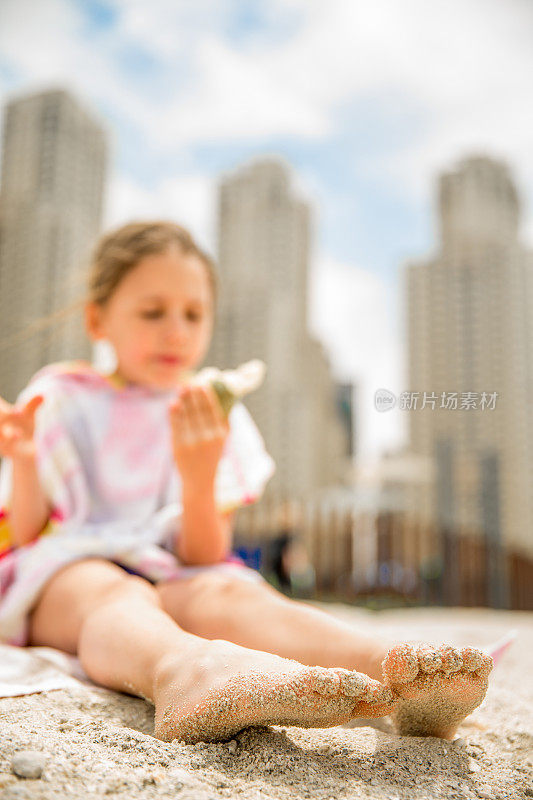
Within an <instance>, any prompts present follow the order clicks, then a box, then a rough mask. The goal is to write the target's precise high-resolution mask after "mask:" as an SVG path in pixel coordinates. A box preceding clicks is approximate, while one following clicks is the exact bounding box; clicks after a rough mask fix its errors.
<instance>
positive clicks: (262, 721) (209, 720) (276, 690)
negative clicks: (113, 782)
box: [155, 665, 394, 743]
mask: <svg viewBox="0 0 533 800" xmlns="http://www.w3.org/2000/svg"><path fill="white" fill-rule="evenodd" d="M393 705H394V703H393V695H392V692H391V690H390V689H389V688H387V687H386V686H384V685H383V684H381V683H379V681H375V680H372V679H371V678H369V677H368V676H366V675H361V674H360V673H355V672H350V671H349V670H345V669H326V668H323V667H305V666H301V665H298V667H295V668H294V669H291V670H290V671H287V672H286V673H275V674H269V673H268V672H260V671H257V672H254V671H250V672H248V671H247V672H245V673H243V674H237V675H233V676H232V677H230V678H229V679H228V680H227V681H226V682H225V683H224V684H223V685H222V686H220V687H218V688H217V689H215V690H212V691H209V692H208V693H207V694H206V695H205V697H204V698H203V699H202V700H201V701H200V702H199V703H197V704H196V705H195V706H194V708H193V709H192V710H191V711H188V712H184V711H183V710H181V709H180V708H179V707H177V706H176V704H175V703H171V704H169V705H168V707H167V708H166V709H165V710H164V712H163V713H162V714H156V730H155V734H156V736H157V737H158V738H160V739H163V740H164V741H171V740H172V739H180V740H182V741H184V742H187V743H194V742H198V741H221V740H224V739H229V738H231V737H232V736H233V735H235V734H236V733H238V731H240V730H242V729H243V728H247V727H250V726H263V725H291V726H299V727H302V728H325V727H331V726H333V725H339V724H341V723H344V722H347V721H348V720H350V719H352V718H353V717H357V716H384V715H385V714H387V713H389V712H390V710H391V709H392V708H393Z"/></svg>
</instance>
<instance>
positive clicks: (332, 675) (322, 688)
mask: <svg viewBox="0 0 533 800" xmlns="http://www.w3.org/2000/svg"><path fill="white" fill-rule="evenodd" d="M310 677H311V689H313V691H315V692H318V693H319V694H326V695H328V694H329V695H333V694H338V693H339V689H340V686H341V680H340V677H339V675H337V673H336V672H335V671H334V670H332V669H326V668H320V667H316V668H315V669H313V670H312V672H311V676H310Z"/></svg>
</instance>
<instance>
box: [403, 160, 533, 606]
mask: <svg viewBox="0 0 533 800" xmlns="http://www.w3.org/2000/svg"><path fill="white" fill-rule="evenodd" d="M439 203H440V248H439V251H438V252H437V254H436V255H435V257H434V258H431V259H429V260H427V261H424V262H418V263H413V264H411V265H409V267H408V268H407V271H406V277H407V304H408V314H407V320H408V337H409V341H408V347H409V391H410V392H418V393H419V396H418V398H417V400H418V407H417V409H416V410H415V409H411V410H409V411H408V414H409V423H410V434H411V447H412V450H413V451H414V453H416V454H419V455H421V456H426V457H428V458H430V459H431V461H432V463H433V465H434V471H435V477H434V481H433V482H432V483H431V484H429V485H430V487H431V490H430V492H429V493H428V494H424V496H419V497H418V498H417V507H418V508H420V509H424V510H425V513H426V514H427V515H428V516H430V517H431V518H433V519H434V520H435V521H436V522H437V523H438V524H439V526H441V527H444V528H446V529H448V530H450V531H452V532H453V534H454V535H455V534H457V535H460V534H461V533H464V532H475V531H477V532H478V534H479V535H481V536H484V537H486V539H487V541H489V542H490V543H491V544H492V545H493V547H492V548H491V552H492V553H493V554H497V552H498V547H499V546H501V545H502V544H503V543H505V545H507V546H510V547H511V548H512V549H513V550H515V551H517V552H523V553H528V552H529V554H531V553H532V552H533V539H532V534H531V531H532V529H533V415H532V411H533V397H532V390H533V314H532V312H533V291H532V286H533V281H532V275H533V272H532V270H533V264H532V262H531V256H530V254H528V253H527V252H526V251H525V249H524V248H523V247H522V246H521V244H520V241H519V237H518V228H519V214H520V204H519V200H518V196H517V191H516V188H515V185H514V183H513V181H512V179H511V177H510V175H509V172H508V169H507V167H506V166H505V164H503V163H500V162H498V161H494V160H492V159H489V158H487V157H481V156H480V157H472V158H468V159H465V160H464V161H462V162H461V163H459V165H458V166H457V168H456V169H455V170H453V171H450V172H448V173H446V174H444V175H442V176H441V178H440V190H439ZM424 392H426V394H429V393H434V395H435V398H433V396H432V397H431V402H427V401H428V397H427V396H426V398H425V399H426V403H425V407H424V408H422V406H423V405H424ZM483 392H485V393H486V397H485V402H484V401H483V397H482V395H483ZM453 393H456V394H455V400H454V395H453ZM494 558H495V561H494V563H492V564H489V577H491V576H492V578H493V579H491V580H489V584H490V586H489V591H490V592H492V595H493V596H492V598H491V600H492V601H493V603H494V604H495V605H500V604H503V603H504V602H505V597H504V595H505V576H502V575H501V574H499V565H498V563H497V558H496V556H494Z"/></svg>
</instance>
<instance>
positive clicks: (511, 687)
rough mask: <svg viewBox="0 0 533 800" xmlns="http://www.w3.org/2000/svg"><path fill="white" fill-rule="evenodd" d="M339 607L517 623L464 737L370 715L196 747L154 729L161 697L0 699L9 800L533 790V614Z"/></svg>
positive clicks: (490, 624)
mask: <svg viewBox="0 0 533 800" xmlns="http://www.w3.org/2000/svg"><path fill="white" fill-rule="evenodd" d="M326 608H327V609H328V610H329V611H330V612H331V613H334V614H336V615H338V616H339V617H341V618H343V619H345V620H348V621H349V622H351V623H353V624H354V625H356V626H359V627H361V628H362V629H366V630H374V631H377V632H381V633H383V634H386V635H390V634H393V635H394V636H395V637H399V638H400V637H401V638H407V639H415V638H422V639H425V640H427V641H433V642H440V641H448V642H450V643H453V644H477V645H483V644H486V643H488V642H490V641H493V640H494V639H497V638H498V637H499V636H501V635H503V634H504V633H506V632H507V631H508V630H509V629H510V628H516V629H517V630H518V638H517V640H516V642H515V644H514V645H513V646H512V648H511V649H510V651H508V652H507V654H506V655H505V657H504V659H503V660H502V662H501V664H500V666H499V667H498V668H497V669H496V670H495V671H494V672H493V675H492V679H491V685H490V688H489V692H488V694H487V697H486V699H485V701H484V703H483V705H482V706H481V707H480V708H479V709H477V710H476V711H475V712H474V713H473V714H472V715H471V716H470V717H469V718H468V720H467V721H465V723H464V724H463V725H462V726H461V728H460V731H459V736H460V738H459V739H457V740H456V741H455V742H454V743H451V742H445V741H442V740H440V739H433V738H429V739H422V738H408V737H400V736H397V735H396V734H394V733H393V732H392V729H391V727H390V724H389V723H388V721H387V720H382V721H379V726H380V727H379V728H377V727H368V726H366V725H365V726H357V725H356V723H354V726H353V727H352V726H349V727H345V726H344V727H336V728H329V729H320V730H319V729H311V730H302V729H299V728H281V727H272V728H263V729H248V730H246V731H243V732H241V733H240V734H239V735H238V736H236V737H235V738H234V739H233V740H231V741H230V742H229V743H221V744H209V745H207V744H198V745H184V744H181V743H179V742H177V741H175V742H172V743H168V744H167V743H164V742H160V741H158V740H157V739H154V738H153V736H152V731H153V708H152V706H151V705H149V704H148V703H146V702H144V701H143V700H140V699H137V698H133V697H130V696H128V695H122V694H118V693H116V692H111V691H108V690H106V689H103V688H99V687H94V688H93V687H90V686H87V687H85V686H81V687H80V688H79V689H78V688H76V689H69V690H58V691H53V692H48V693H45V694H34V695H26V696H24V697H14V698H7V699H3V700H0V737H1V738H0V742H1V744H0V798H2V800H12V799H14V798H35V799H36V798H43V800H44V799H45V798H46V800H48V799H50V800H52V798H53V799H54V800H57V798H87V797H95V798H99V797H106V798H107V797H110V796H118V797H123V798H171V797H172V798H178V800H204V799H205V800H207V799H208V798H209V799H210V800H215V799H216V800H218V798H233V797H242V798H246V800H256V798H257V800H259V798H261V800H262V798H288V799H289V798H290V800H299V798H316V799H317V800H330V798H334V800H339V798H376V800H377V799H378V798H379V800H400V799H401V800H404V799H405V800H415V798H421V799H422V798H423V799H424V800H438V798H486V799H488V800H503V798H506V800H507V798H509V799H511V800H525V798H532V797H533V778H532V775H533V614H529V613H506V612H495V611H487V610H448V609H442V610H441V609H438V610H434V609H414V610H401V611H387V612H378V613H375V612H367V611H363V610H361V609H353V608H350V607H348V606H342V605H328V606H326ZM21 750H38V751H40V752H41V753H42V757H43V758H44V761H45V766H44V770H43V772H42V775H41V777H40V778H38V779H31V778H27V779H26V778H19V777H17V776H16V775H15V774H14V773H13V771H12V759H13V756H14V755H15V754H16V753H17V751H21Z"/></svg>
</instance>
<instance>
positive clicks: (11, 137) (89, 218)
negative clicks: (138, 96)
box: [0, 90, 107, 400]
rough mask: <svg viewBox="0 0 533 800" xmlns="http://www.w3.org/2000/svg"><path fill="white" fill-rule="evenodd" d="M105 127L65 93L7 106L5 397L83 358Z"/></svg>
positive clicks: (2, 217) (1, 293) (1, 265)
mask: <svg viewBox="0 0 533 800" xmlns="http://www.w3.org/2000/svg"><path fill="white" fill-rule="evenodd" d="M106 150H107V146H106V136H105V133H104V131H103V129H102V128H101V126H100V124H99V123H98V122H97V121H96V120H95V119H93V117H92V116H91V115H90V114H89V113H88V112H87V111H86V110H85V109H84V108H83V107H82V106H81V105H80V104H79V102H78V101H77V100H76V99H75V98H74V97H72V96H71V95H70V94H69V93H68V92H66V91H62V90H50V91H45V92H40V93H38V94H33V95H30V96H25V97H20V98H16V99H14V100H12V101H11V102H10V103H9V104H8V105H7V107H6V109H5V121H4V131H3V159H2V184H1V188H0V348H1V349H0V362H1V365H2V369H1V370H0V395H1V396H3V397H5V398H7V399H8V400H14V399H15V397H16V395H17V394H18V392H19V391H20V390H21V389H22V388H23V387H24V385H25V384H26V383H27V381H28V379H29V378H30V377H31V375H32V374H33V373H34V372H36V370H37V369H39V367H41V366H42V365H43V364H45V363H49V362H51V361H56V360H61V359H65V358H85V357H88V356H89V355H90V346H89V344H88V343H87V341H86V339H85V336H84V334H83V328H82V321H81V314H80V312H79V311H78V312H77V313H76V312H71V313H69V314H66V315H61V314H59V317H60V320H58V322H56V323H55V324H53V325H51V326H45V327H43V326H42V325H40V324H39V322H42V321H43V320H44V319H47V318H48V317H49V315H51V314H53V313H54V312H61V311H62V310H63V309H66V308H68V307H71V306H72V305H73V303H75V301H76V300H79V299H80V298H81V297H82V295H83V289H84V286H83V272H84V267H85V264H86V259H87V256H88V254H89V252H90V249H91V247H92V246H93V244H94V241H95V239H96V237H97V235H98V233H99V229H100V224H101V214H102V198H103V188H104V174H105V164H106Z"/></svg>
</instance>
